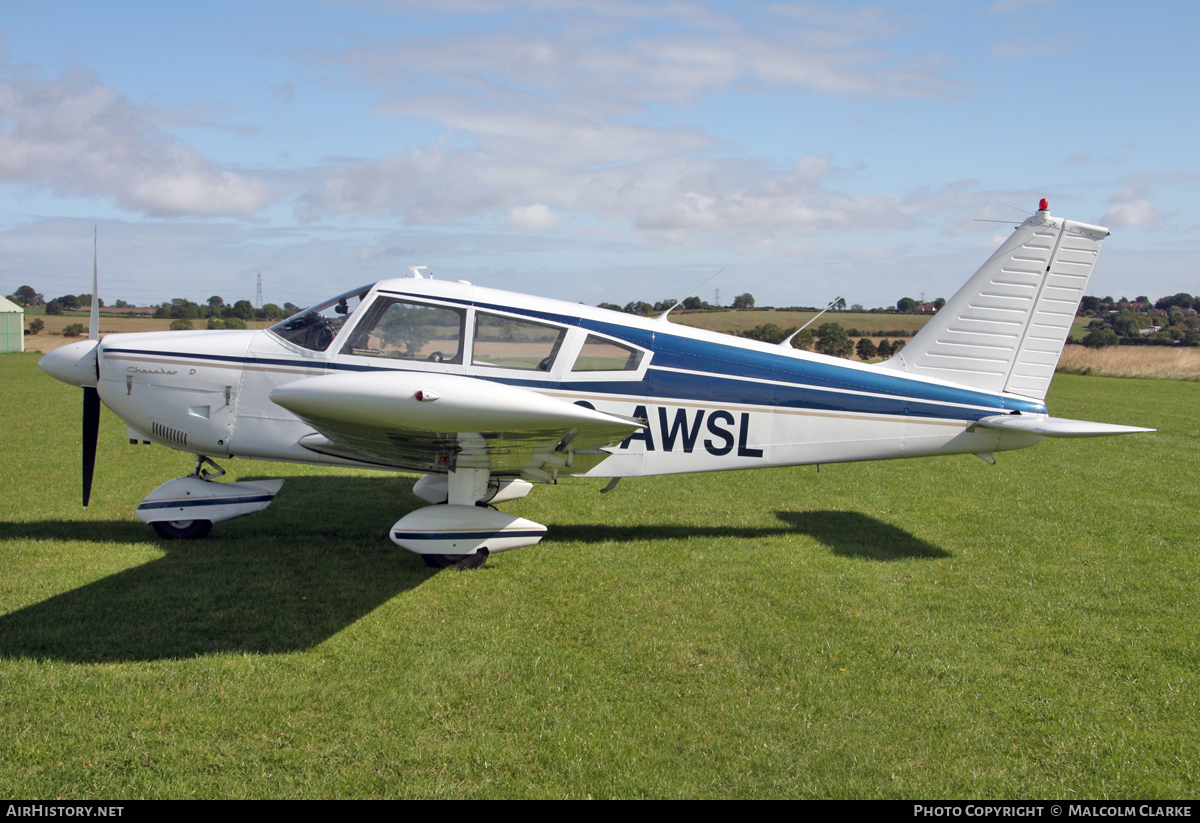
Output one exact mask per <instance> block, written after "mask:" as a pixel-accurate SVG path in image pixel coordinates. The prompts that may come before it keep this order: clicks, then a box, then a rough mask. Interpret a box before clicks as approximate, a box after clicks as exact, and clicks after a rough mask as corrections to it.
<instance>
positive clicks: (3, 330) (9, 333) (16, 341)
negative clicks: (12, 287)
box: [0, 297, 25, 354]
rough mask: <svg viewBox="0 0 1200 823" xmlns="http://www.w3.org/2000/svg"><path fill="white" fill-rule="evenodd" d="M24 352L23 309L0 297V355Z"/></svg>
mask: <svg viewBox="0 0 1200 823" xmlns="http://www.w3.org/2000/svg"><path fill="white" fill-rule="evenodd" d="M10 351H25V309H23V308H21V307H20V306H18V305H17V304H16V303H14V302H13V301H11V300H9V299H8V298H5V297H0V354H3V353H5V352H10Z"/></svg>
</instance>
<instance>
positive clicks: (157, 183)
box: [0, 68, 272, 216]
mask: <svg viewBox="0 0 1200 823" xmlns="http://www.w3.org/2000/svg"><path fill="white" fill-rule="evenodd" d="M0 181H4V182H9V183H17V184H24V185H27V186H31V187H34V188H48V189H50V190H52V191H54V192H56V193H57V194H62V195H68V194H83V195H91V196H105V197H112V198H114V199H115V200H116V202H117V203H118V204H119V205H120V206H121V207H122V208H124V209H128V210H130V211H137V212H143V213H145V214H149V215H157V216H175V215H193V216H215V215H244V214H252V213H254V212H256V211H259V210H260V209H262V208H263V207H264V206H266V205H267V204H268V203H269V202H270V200H271V199H272V192H271V188H270V186H268V184H267V183H266V182H265V181H264V180H262V179H260V178H257V177H254V176H251V175H246V174H240V173H237V172H233V171H227V170H224V169H221V168H219V167H217V166H215V165H214V164H212V163H210V162H209V161H207V160H205V159H204V158H203V157H201V156H200V154H199V153H198V152H197V151H196V150H195V149H193V148H191V147H190V146H187V145H185V144H183V143H180V142H178V141H175V140H173V139H171V138H170V137H169V136H168V135H166V134H164V133H163V132H161V131H160V130H159V129H157V128H156V127H154V126H153V125H152V123H151V122H150V118H149V117H148V116H147V114H146V113H145V112H143V111H141V110H139V109H138V108H137V107H135V106H132V105H130V103H129V102H128V101H127V100H126V99H125V98H124V97H122V96H121V95H119V94H118V93H117V92H116V91H114V90H113V89H111V88H109V87H108V86H106V85H104V84H103V83H101V82H100V81H99V79H98V78H97V77H96V76H95V75H94V74H92V73H91V72H88V71H86V70H84V69H79V68H76V69H72V70H69V71H67V72H65V73H64V74H63V75H62V76H61V77H59V78H58V79H57V80H53V81H42V80H36V79H31V78H28V77H23V76H22V77H7V78H0Z"/></svg>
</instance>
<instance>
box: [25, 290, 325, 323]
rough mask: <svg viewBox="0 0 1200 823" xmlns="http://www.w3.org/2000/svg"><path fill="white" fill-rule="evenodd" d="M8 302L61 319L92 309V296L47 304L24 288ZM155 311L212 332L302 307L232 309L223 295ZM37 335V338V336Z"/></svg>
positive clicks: (240, 305)
mask: <svg viewBox="0 0 1200 823" xmlns="http://www.w3.org/2000/svg"><path fill="white" fill-rule="evenodd" d="M8 299H9V300H12V301H13V302H14V303H19V304H20V305H22V306H26V307H29V306H45V307H46V314H48V315H61V314H62V313H63V312H68V311H80V310H82V309H90V308H91V306H92V296H91V295H90V294H64V295H62V296H61V297H55V298H52V299H50V300H46V298H45V296H44V295H42V294H41V293H40V292H38V291H36V290H35V289H34V288H33V287H32V286H21V288H19V289H17V290H16V291H14V292H13V293H12V294H10V295H8ZM98 303H99V307H100V308H109V309H132V308H135V306H132V305H130V304H129V303H126V302H125V301H124V300H117V301H116V302H114V303H113V304H112V305H111V306H106V305H105V303H104V300H103V299H100V300H99V301H98ZM154 309H155V311H154V316H155V317H158V318H169V319H172V320H177V321H178V320H188V321H190V320H205V321H207V323H206V325H207V327H208V328H210V329H213V328H218V329H219V328H243V329H244V328H245V327H246V322H245V321H247V320H268V321H270V320H282V319H283V318H285V317H290V316H291V315H293V314H295V313H296V312H298V311H300V309H301V307H300V306H297V305H295V304H293V303H284V304H283V306H282V307H280V306H277V305H275V304H274V303H267V304H266V305H265V306H263V307H262V308H261V309H256V308H254V305H253V304H252V303H251V302H250V301H249V300H238V301H236V302H235V303H233V304H232V305H231V304H227V303H226V302H225V300H224V298H222V297H221V296H220V295H215V294H214V295H213V296H212V297H210V298H208V300H207V301H206V302H205V303H204V304H203V305H201V304H199V303H193V302H192V301H191V300H187V299H185V298H182V297H177V298H175V299H174V300H170V301H168V302H166V303H163V304H161V305H159V306H155V307H154ZM31 322H32V321H31ZM175 326H176V324H174V323H173V324H172V327H173V328H174V327H175ZM180 327H181V328H192V327H193V326H192V324H191V323H189V324H187V325H186V326H183V325H182V324H180ZM39 331H40V328H39ZM34 333H35V334H36V332H34Z"/></svg>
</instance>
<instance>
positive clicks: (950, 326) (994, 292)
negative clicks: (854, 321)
mask: <svg viewBox="0 0 1200 823" xmlns="http://www.w3.org/2000/svg"><path fill="white" fill-rule="evenodd" d="M1044 205H1045V201H1043V206H1044ZM1108 234H1109V231H1108V229H1105V228H1102V227H1100V226H1089V225H1088V224H1086V223H1076V222H1074V221H1073V220H1064V219H1063V218H1061V217H1051V216H1050V213H1049V211H1048V210H1047V209H1046V208H1043V209H1041V210H1040V211H1038V213H1037V214H1035V215H1034V216H1033V217H1030V218H1029V219H1028V220H1026V221H1025V222H1024V223H1022V224H1021V225H1020V226H1018V227H1017V229H1016V230H1015V231H1014V232H1013V235H1012V237H1010V238H1009V239H1008V240H1006V241H1005V242H1004V245H1002V246H1001V247H1000V248H999V249H998V250H997V251H996V253H995V254H993V255H992V256H991V258H989V259H988V261H987V262H986V263H984V264H983V266H982V267H981V268H980V269H979V271H977V272H976V273H975V276H974V277H972V278H971V279H970V280H968V281H967V284H966V285H965V286H963V287H962V288H961V289H959V291H958V293H957V294H955V295H954V297H952V298H950V300H949V301H947V303H946V305H945V306H943V307H942V308H941V310H940V311H939V312H938V313H937V314H936V315H934V317H933V319H932V320H930V321H929V322H928V323H927V324H926V325H925V327H924V328H923V329H921V331H920V332H918V333H917V335H916V336H915V337H914V338H913V339H912V341H911V342H910V343H909V344H908V345H906V346H905V347H904V348H903V349H902V350H901V351H900V352H899V353H898V354H896V355H895V356H894V357H893V358H892V359H891V360H888V361H887V362H885V363H882V364H880V365H881V368H886V369H895V370H897V371H904V372H908V373H910V374H919V375H925V376H928V377H937V378H940V379H942V380H949V381H952V382H954V383H960V384H962V385H965V386H971V387H973V388H978V389H984V390H986V391H996V392H999V391H1006V392H1012V393H1014V394H1021V395H1024V396H1026V397H1033V398H1036V399H1038V400H1041V399H1044V398H1045V396H1046V391H1047V390H1048V389H1049V388H1050V379H1051V378H1052V377H1053V376H1054V369H1055V367H1056V366H1057V365H1058V357H1059V355H1060V354H1062V349H1063V346H1064V345H1065V343H1066V340H1067V334H1068V332H1069V331H1070V330H1071V323H1072V321H1073V320H1074V319H1075V311H1076V309H1078V307H1079V300H1080V298H1082V297H1083V292H1084V289H1086V288H1087V283H1088V278H1089V277H1091V274H1092V266H1094V265H1095V263H1096V257H1097V255H1099V253H1100V245H1101V243H1103V242H1104V238H1105V237H1107V236H1108Z"/></svg>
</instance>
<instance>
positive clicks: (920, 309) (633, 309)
mask: <svg viewBox="0 0 1200 823" xmlns="http://www.w3.org/2000/svg"><path fill="white" fill-rule="evenodd" d="M674 305H675V300H673V299H669V300H659V301H658V302H657V303H647V302H646V301H645V300H631V301H629V302H628V303H626V304H625V305H624V306H619V305H617V304H616V303H600V304H599V306H600V308H602V309H609V310H610V311H620V312H625V313H626V314H643V315H651V314H658V313H660V312H664V311H666V310H667V309H669V308H671V307H672V306H674ZM944 305H946V300H945V298H942V297H939V298H938V299H936V300H934V301H933V302H932V303H921V302H918V301H916V300H914V299H912V298H911V297H902V298H900V299H899V300H898V301H897V302H896V305H895V306H894V307H892V306H886V307H883V308H877V309H864V308H863V306H862V304H861V303H855V304H853V305H851V306H850V307H849V311H852V312H861V313H866V314H880V313H882V314H931V313H933V312H935V311H937V310H938V309H940V308H941V307H942V306H944ZM679 308H681V309H683V310H684V311H720V310H722V309H725V308H730V309H735V310H739V311H746V310H751V309H757V310H760V311H821V310H822V309H819V308H817V307H815V306H784V307H775V306H757V305H755V301H754V295H752V294H750V292H746V293H745V294H739V295H738V296H737V297H735V298H733V303H732V304H731V305H729V306H715V305H712V304H709V303H707V302H705V301H704V300H701V299H700V298H699V297H689V298H687V299H685V300H684V301H683V302H682V303H681V304H680V306H679ZM822 308H824V307H822ZM830 310H831V311H835V312H837V311H847V306H846V298H844V297H839V298H838V299H837V300H835V301H834V302H833V306H831V307H830Z"/></svg>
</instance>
